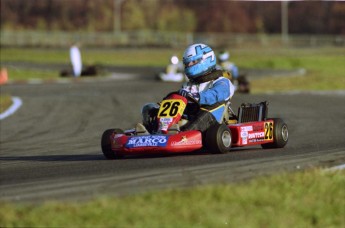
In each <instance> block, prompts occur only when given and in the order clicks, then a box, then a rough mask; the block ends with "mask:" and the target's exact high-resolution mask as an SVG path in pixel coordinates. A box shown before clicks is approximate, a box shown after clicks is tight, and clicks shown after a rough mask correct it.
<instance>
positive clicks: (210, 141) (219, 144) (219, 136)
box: [204, 124, 232, 154]
mask: <svg viewBox="0 0 345 228" xmlns="http://www.w3.org/2000/svg"><path fill="white" fill-rule="evenodd" d="M231 137H232V136H231V131H230V129H229V128H228V126H226V125H225V124H216V125H213V126H211V127H210V128H209V129H208V130H207V131H206V134H205V137H204V142H205V147H206V148H207V149H208V150H209V151H210V152H211V153H214V154H224V153H227V152H229V151H230V148H231V143H232V138H231Z"/></svg>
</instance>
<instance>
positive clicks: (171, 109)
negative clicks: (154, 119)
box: [158, 99, 186, 118]
mask: <svg viewBox="0 0 345 228" xmlns="http://www.w3.org/2000/svg"><path fill="white" fill-rule="evenodd" d="M185 108H186V104H185V103H184V102H183V101H181V100H177V99H170V100H164V101H163V102H162V104H161V106H160V108H159V112H158V117H160V118H162V117H163V118H173V117H176V116H177V115H178V114H180V115H182V114H183V111H184V109H185Z"/></svg>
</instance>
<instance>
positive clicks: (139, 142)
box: [126, 135, 168, 148]
mask: <svg viewBox="0 0 345 228" xmlns="http://www.w3.org/2000/svg"><path fill="white" fill-rule="evenodd" d="M167 141H168V136H164V135H149V136H134V137H131V138H130V139H129V140H128V142H127V144H126V148H135V147H150V146H162V147H164V146H166V144H167Z"/></svg>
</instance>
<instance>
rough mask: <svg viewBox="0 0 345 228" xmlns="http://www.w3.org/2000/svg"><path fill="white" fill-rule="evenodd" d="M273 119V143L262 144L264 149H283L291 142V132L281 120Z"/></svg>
mask: <svg viewBox="0 0 345 228" xmlns="http://www.w3.org/2000/svg"><path fill="white" fill-rule="evenodd" d="M272 119H273V142H272V143H266V144H262V145H261V147H262V148H264V149H271V148H283V147H284V146H285V145H286V144H287V142H288V141H289V130H288V127H287V124H286V123H285V122H284V121H283V120H282V119H280V118H272Z"/></svg>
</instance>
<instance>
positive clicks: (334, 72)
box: [1, 47, 345, 92]
mask: <svg viewBox="0 0 345 228" xmlns="http://www.w3.org/2000/svg"><path fill="white" fill-rule="evenodd" d="M81 51H82V58H83V62H84V64H85V65H90V64H100V65H117V66H165V65H166V64H168V63H169V59H170V57H171V55H172V54H176V55H178V56H180V57H181V55H182V53H183V49H179V50H177V49H176V50H173V49H81ZM230 53H231V56H232V57H231V60H232V61H234V62H235V63H236V64H237V65H238V66H239V68H240V69H241V68H254V69H255V68H268V69H298V68H305V69H306V70H307V73H306V74H305V75H304V76H298V75H296V76H295V77H293V76H292V77H279V78H278V77H269V78H264V79H258V80H254V81H252V91H253V92H265V91H288V90H337V89H345V75H344V72H345V64H344V62H345V54H344V53H345V48H344V47H324V48H273V49H270V48H252V49H251V48H242V49H241V48H236V49H231V50H230ZM1 61H26V62H35V63H47V64H48V63H64V64H69V53H68V49H66V50H64V49H59V50H56V49H46V50H42V49H15V48H2V50H1ZM8 70H9V75H10V78H11V79H25V78H32V77H35V78H47V79H48V78H58V77H59V72H52V71H38V70H25V69H14V68H11V67H9V69H8Z"/></svg>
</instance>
